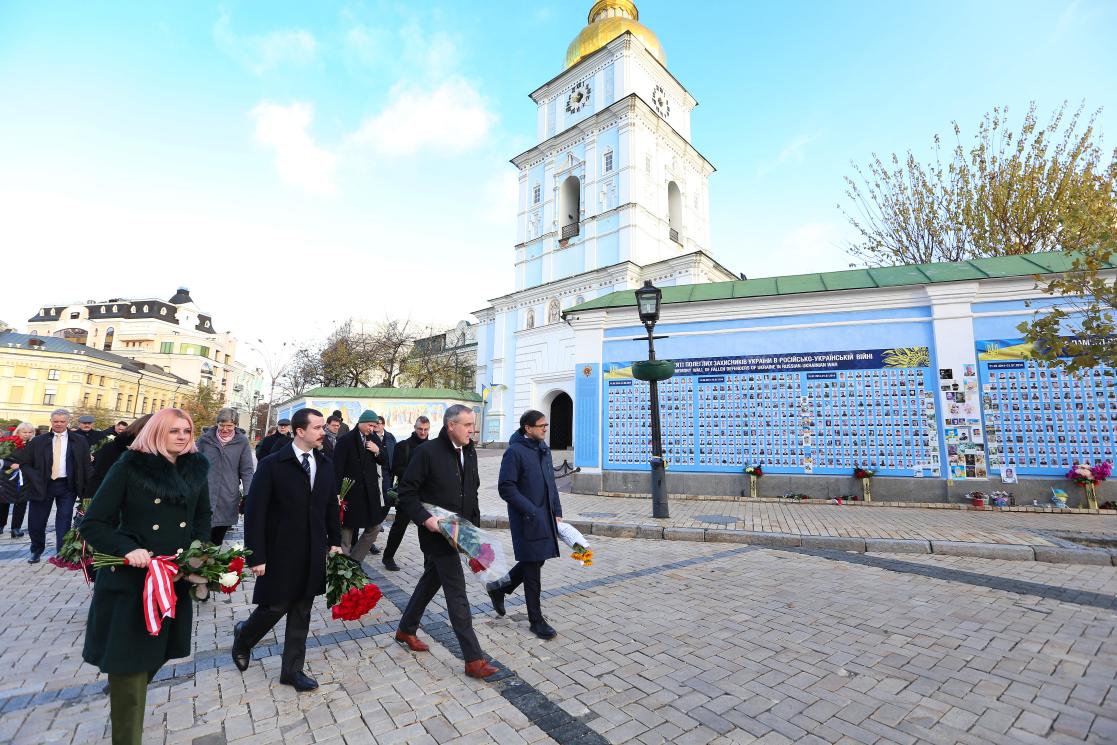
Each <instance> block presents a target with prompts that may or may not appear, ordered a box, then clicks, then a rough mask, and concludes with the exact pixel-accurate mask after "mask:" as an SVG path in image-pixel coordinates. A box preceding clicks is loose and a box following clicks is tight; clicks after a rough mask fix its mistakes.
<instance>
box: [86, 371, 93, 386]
mask: <svg viewBox="0 0 1117 745" xmlns="http://www.w3.org/2000/svg"><path fill="white" fill-rule="evenodd" d="M85 384H86V385H93V373H86V374H85Z"/></svg>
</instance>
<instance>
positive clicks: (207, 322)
mask: <svg viewBox="0 0 1117 745" xmlns="http://www.w3.org/2000/svg"><path fill="white" fill-rule="evenodd" d="M206 328H207V329H208V328H209V321H206Z"/></svg>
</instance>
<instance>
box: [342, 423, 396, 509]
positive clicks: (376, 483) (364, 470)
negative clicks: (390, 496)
mask: <svg viewBox="0 0 1117 745" xmlns="http://www.w3.org/2000/svg"><path fill="white" fill-rule="evenodd" d="M377 445H378V446H379V443H377ZM386 458H387V455H386V454H385V452H384V448H382V447H381V448H380V454H379V455H376V456H373V454H372V453H370V452H369V451H368V450H366V449H365V446H364V440H363V439H362V437H361V431H360V430H359V429H354V430H353V431H352V432H350V433H349V434H347V435H345V436H343V437H339V438H337V445H336V446H335V447H334V474H335V476H336V478H337V484H336V485H335V486H336V491H335V492H334V494H335V495H336V494H340V493H341V480H342V479H344V478H351V479H353V480H354V481H355V482H356V483H355V484H353V487H352V488H351V489H350V490H349V494H348V495H346V504H347V505H348V506H347V507H346V508H345V527H347V528H371V527H372V526H374V525H379V524H380V523H381V522H383V521H384V516H385V515H386V514H387V513H388V510H387V509H386V508H385V507H384V500H383V498H382V497H381V495H380V470H379V468H378V466H379V465H381V464H383V463H384V461H385V459H386Z"/></svg>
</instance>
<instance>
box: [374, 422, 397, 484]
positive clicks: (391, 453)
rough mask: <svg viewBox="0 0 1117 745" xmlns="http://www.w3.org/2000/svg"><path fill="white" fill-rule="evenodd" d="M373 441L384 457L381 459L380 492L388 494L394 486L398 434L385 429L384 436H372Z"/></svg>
mask: <svg viewBox="0 0 1117 745" xmlns="http://www.w3.org/2000/svg"><path fill="white" fill-rule="evenodd" d="M372 439H373V442H375V443H376V444H377V446H378V447H379V448H380V454H381V455H382V456H383V458H382V459H381V460H380V474H381V478H380V493H381V494H387V493H388V490H389V489H391V488H392V483H393V482H392V464H393V463H394V462H395V458H396V436H395V435H393V434H392V433H391V432H389V431H388V430H384V436H383V437H380V436H378V435H373V436H372Z"/></svg>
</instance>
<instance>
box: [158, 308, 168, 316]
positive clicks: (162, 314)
mask: <svg viewBox="0 0 1117 745" xmlns="http://www.w3.org/2000/svg"><path fill="white" fill-rule="evenodd" d="M159 315H161V316H165V315H167V309H166V308H160V309H159Z"/></svg>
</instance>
